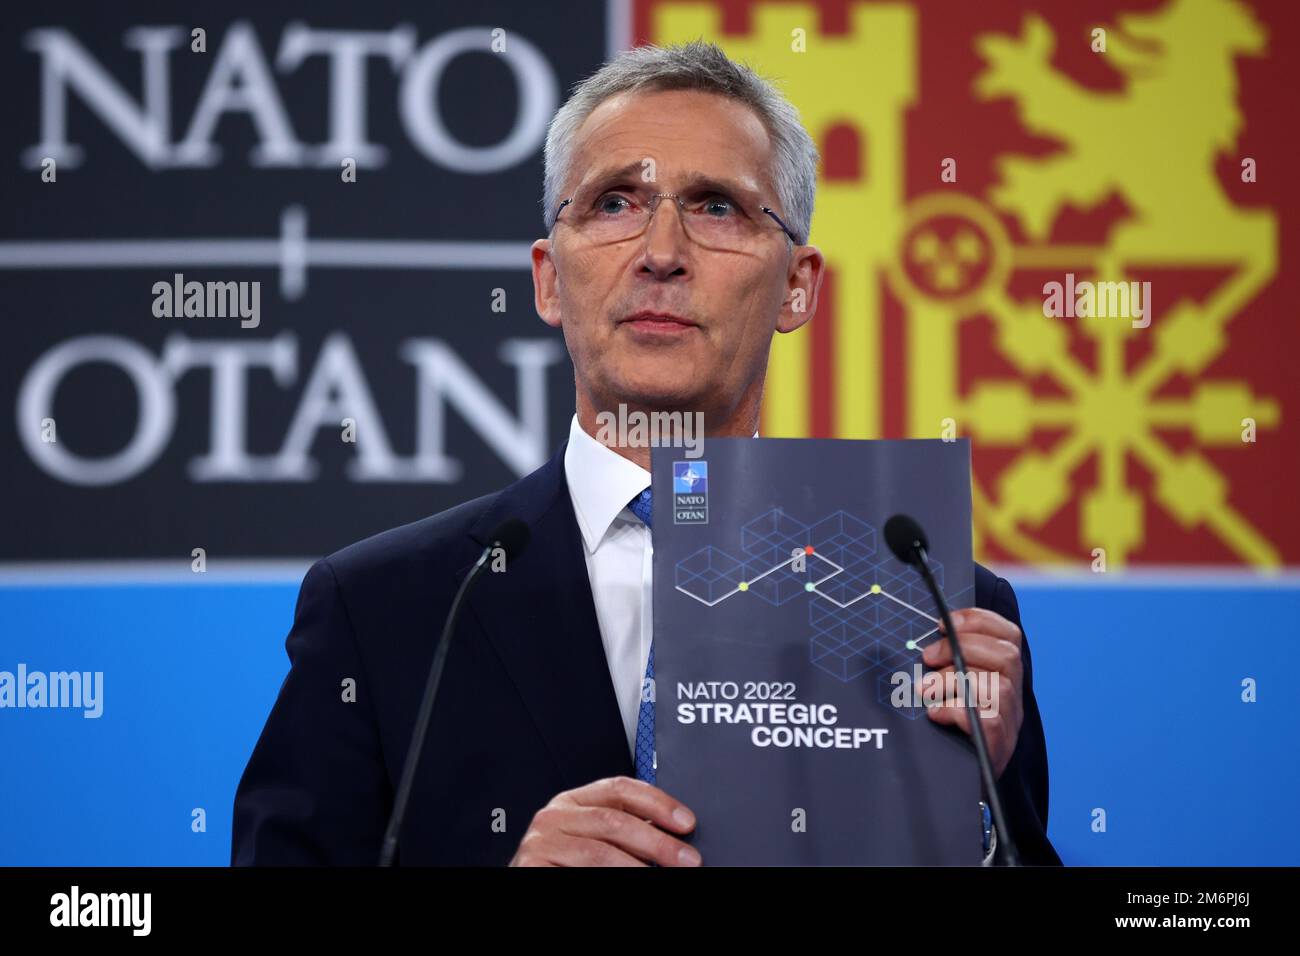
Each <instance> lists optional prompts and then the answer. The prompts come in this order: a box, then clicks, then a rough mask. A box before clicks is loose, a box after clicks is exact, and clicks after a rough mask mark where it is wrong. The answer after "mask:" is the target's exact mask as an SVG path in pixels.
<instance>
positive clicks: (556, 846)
mask: <svg viewBox="0 0 1300 956" xmlns="http://www.w3.org/2000/svg"><path fill="white" fill-rule="evenodd" d="M520 856H521V859H520V862H519V865H520V866H645V865H646V864H645V863H644V862H642V861H641V860H638V859H637V858H636V857H635V856H632V855H631V854H630V853H625V852H624V851H623V850H620V849H619V848H618V847H616V846H614V845H612V844H609V843H604V842H602V841H600V840H591V839H587V838H586V837H575V836H570V835H569V834H566V833H551V834H547V835H546V836H543V837H539V838H538V839H537V840H535V841H533V842H532V843H531V844H530V845H529V846H528V847H527V848H526V849H525V851H524V852H523V853H521V854H520Z"/></svg>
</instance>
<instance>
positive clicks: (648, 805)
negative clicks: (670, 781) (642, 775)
mask: <svg viewBox="0 0 1300 956" xmlns="http://www.w3.org/2000/svg"><path fill="white" fill-rule="evenodd" d="M565 796H566V797H568V799H569V800H571V801H572V802H574V803H576V804H578V805H580V806H584V807H614V808H615V809H617V810H624V811H626V812H628V813H631V814H633V815H634V816H637V817H640V818H641V819H642V820H649V821H650V822H651V823H653V824H655V825H656V826H659V827H663V828H664V829H666V830H672V831H674V832H676V833H689V832H691V830H693V829H695V814H693V813H692V812H691V811H690V808H689V807H687V806H686V805H685V804H683V803H682V802H681V801H680V800H676V799H674V798H673V797H670V796H669V795H668V794H667V793H665V792H664V791H662V790H660V789H659V788H658V787H656V786H655V785H654V784H650V783H646V782H645V781H644V780H636V779H634V778H632V777H607V778H605V779H604V780H597V781H596V782H595V783H589V784H587V785H586V786H585V787H578V788H577V789H576V790H570V791H569V792H568V793H567V794H566V795H565Z"/></svg>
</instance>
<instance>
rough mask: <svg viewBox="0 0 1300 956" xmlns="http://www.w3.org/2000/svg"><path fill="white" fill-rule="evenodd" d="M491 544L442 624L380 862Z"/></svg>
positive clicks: (388, 858) (389, 855) (391, 848)
mask: <svg viewBox="0 0 1300 956" xmlns="http://www.w3.org/2000/svg"><path fill="white" fill-rule="evenodd" d="M491 552H492V545H488V547H486V548H484V549H483V554H482V555H481V556H480V557H479V559H478V561H477V562H475V564H474V567H472V568H470V571H469V574H467V575H465V580H464V581H462V582H461V583H460V588H458V589H457V591H456V596H455V598H453V599H452V602H451V610H450V611H448V612H447V623H446V624H444V625H443V628H442V639H441V640H440V641H438V649H437V650H436V651H435V652H434V654H433V665H432V666H431V667H430V668H429V680H428V682H427V683H426V684H425V687H424V698H423V700H421V701H420V713H419V716H417V717H416V719H415V729H414V730H413V731H412V733H411V746H410V748H409V749H408V750H407V752H406V764H405V765H404V766H403V767H402V779H401V783H400V784H399V785H398V787H397V796H396V797H395V798H394V799H393V812H392V815H391V816H390V817H389V819H388V829H387V830H386V831H385V832H384V843H383V850H382V852H381V853H380V856H379V865H380V866H392V865H393V858H394V857H395V856H396V854H397V835H398V833H399V832H400V831H401V829H402V821H403V820H404V819H405V817H406V805H407V803H408V802H409V801H410V799H411V788H412V786H414V784H415V771H416V768H417V767H418V765H419V763H420V754H421V753H422V752H423V751H424V739H425V736H426V735H427V734H428V730H429V719H430V718H431V717H432V716H433V703H434V701H435V700H437V698H438V685H439V684H440V683H441V682H442V671H443V668H444V667H445V666H446V663H447V650H448V648H449V647H450V645H451V634H452V631H453V630H454V629H455V627H456V618H457V617H458V616H459V614H460V604H461V601H462V600H463V599H464V597H465V594H466V592H467V591H469V587H470V585H471V584H473V583H474V580H475V579H476V578H477V577H478V576H479V574H480V573H482V571H483V569H484V568H485V567H487V559H488V555H489V554H491Z"/></svg>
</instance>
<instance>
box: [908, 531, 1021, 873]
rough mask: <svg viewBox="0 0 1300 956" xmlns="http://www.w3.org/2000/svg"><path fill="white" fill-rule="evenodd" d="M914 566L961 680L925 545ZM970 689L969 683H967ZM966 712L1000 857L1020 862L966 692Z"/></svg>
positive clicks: (953, 636)
mask: <svg viewBox="0 0 1300 956" xmlns="http://www.w3.org/2000/svg"><path fill="white" fill-rule="evenodd" d="M916 554H917V557H918V558H919V559H920V560H919V561H918V562H917V565H916V566H917V569H918V570H919V571H920V572H921V577H922V578H924V579H925V584H926V586H927V587H928V588H929V589H930V596H931V597H932V598H933V599H934V603H935V605H936V606H937V607H938V608H939V617H940V618H941V619H942V620H943V628H944V631H945V632H946V633H947V635H948V644H949V646H950V647H951V648H952V659H953V664H954V665H956V671H957V674H958V676H959V678H960V680H961V681H964V680H965V677H966V659H965V657H964V656H963V655H962V652H961V645H960V644H959V643H958V642H957V629H956V628H955V627H953V624H952V616H951V615H950V614H949V613H948V602H947V601H945V600H944V599H943V594H942V592H941V591H940V590H939V584H938V582H937V581H935V579H934V575H933V574H931V573H930V561H929V558H928V556H927V555H926V553H925V549H924V548H922V547H919V546H918V547H917V549H916ZM959 686H962V685H961V684H959ZM966 686H967V687H968V689H969V685H966ZM965 696H966V716H967V718H968V719H969V721H970V726H971V737H972V738H973V739H974V741H975V754H976V757H977V758H978V761H979V765H980V777H981V778H982V779H983V781H984V792H985V794H987V795H988V798H989V812H990V814H991V815H992V817H993V825H994V826H995V827H997V831H998V847H999V849H1000V850H1001V855H1002V861H1003V862H1004V863H1005V864H1006V865H1007V866H1019V865H1020V854H1019V853H1017V852H1016V841H1015V838H1014V837H1013V836H1012V835H1011V827H1009V826H1008V825H1007V818H1006V815H1005V814H1004V813H1003V812H1002V798H1001V796H1000V795H999V793H998V784H997V781H996V780H995V779H994V777H993V761H992V760H990V759H989V747H988V743H987V741H985V739H984V727H983V726H982V725H981V724H980V719H981V718H980V715H979V709H978V708H977V707H976V706H975V701H974V699H973V698H974V695H973V694H970V693H967V694H966V695H965Z"/></svg>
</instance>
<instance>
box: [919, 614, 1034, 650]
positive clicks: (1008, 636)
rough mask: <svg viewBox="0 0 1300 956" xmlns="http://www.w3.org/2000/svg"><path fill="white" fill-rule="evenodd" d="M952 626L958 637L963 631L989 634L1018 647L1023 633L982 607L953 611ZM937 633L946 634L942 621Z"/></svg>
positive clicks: (1009, 622) (1003, 618)
mask: <svg viewBox="0 0 1300 956" xmlns="http://www.w3.org/2000/svg"><path fill="white" fill-rule="evenodd" d="M950 616H951V617H952V626H953V627H955V628H956V629H957V634H958V635H960V634H961V633H962V631H964V630H967V629H969V630H971V631H978V632H980V633H982V634H990V635H992V636H993V637H1000V638H1002V639H1003V640H1004V641H1010V642H1011V643H1012V644H1015V645H1016V647H1019V646H1020V644H1021V642H1022V641H1023V639H1024V633H1023V632H1022V631H1021V630H1020V628H1019V627H1017V626H1016V625H1015V624H1013V623H1012V622H1011V621H1008V620H1007V619H1006V618H1005V617H1003V616H1002V615H1001V614H998V613H997V612H996V611H990V610H989V609H988V608H984V607H967V608H962V609H961V610H960V611H953V612H952V614H951V615H950ZM939 633H941V634H946V633H947V628H945V627H944V626H943V621H942V620H940V621H939Z"/></svg>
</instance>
